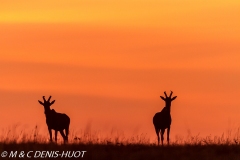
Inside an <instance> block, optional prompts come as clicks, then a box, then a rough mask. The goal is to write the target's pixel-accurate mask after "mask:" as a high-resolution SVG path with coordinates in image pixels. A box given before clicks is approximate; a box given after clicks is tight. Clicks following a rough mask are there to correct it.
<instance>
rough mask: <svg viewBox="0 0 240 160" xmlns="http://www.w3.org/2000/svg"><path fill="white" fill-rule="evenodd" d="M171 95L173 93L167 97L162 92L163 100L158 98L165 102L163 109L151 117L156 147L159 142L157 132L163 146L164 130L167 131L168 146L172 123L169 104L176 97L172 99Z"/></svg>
mask: <svg viewBox="0 0 240 160" xmlns="http://www.w3.org/2000/svg"><path fill="white" fill-rule="evenodd" d="M172 93H173V92H172V91H171V93H170V96H169V97H168V96H167V94H166V92H164V94H165V98H164V97H162V96H160V98H162V100H164V101H165V107H164V108H163V109H162V111H161V112H158V113H156V114H155V115H154V117H153V125H154V127H155V131H156V134H157V139H158V145H159V142H160V137H159V132H160V133H161V141H162V145H163V139H164V132H165V129H167V142H168V144H169V134H170V127H171V122H172V119H171V114H170V111H171V103H172V101H173V100H174V99H176V98H177V96H175V97H173V98H172Z"/></svg>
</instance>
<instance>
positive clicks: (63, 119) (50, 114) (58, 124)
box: [38, 96, 70, 143]
mask: <svg viewBox="0 0 240 160" xmlns="http://www.w3.org/2000/svg"><path fill="white" fill-rule="evenodd" d="M50 99H51V96H50V97H49V98H48V100H47V101H46V99H45V96H43V100H44V102H41V101H39V100H38V102H39V103H40V104H41V105H43V106H44V113H45V116H46V123H47V126H48V131H49V135H50V141H51V142H52V129H53V130H55V141H56V142H57V133H58V131H60V133H61V135H62V137H63V140H64V143H65V142H67V141H68V133H69V125H70V118H69V117H68V116H67V115H66V114H63V113H57V112H56V111H55V110H54V109H50V106H51V105H52V104H53V103H54V102H55V100H53V101H52V102H50ZM64 129H65V133H66V135H65V134H64V132H63V130H64Z"/></svg>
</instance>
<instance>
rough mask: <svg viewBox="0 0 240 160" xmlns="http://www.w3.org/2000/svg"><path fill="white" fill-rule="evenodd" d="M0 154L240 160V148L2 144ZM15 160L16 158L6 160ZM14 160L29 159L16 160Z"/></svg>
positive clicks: (98, 159)
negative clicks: (38, 153) (74, 153)
mask: <svg viewBox="0 0 240 160" xmlns="http://www.w3.org/2000/svg"><path fill="white" fill-rule="evenodd" d="M0 148H1V149H0V151H1V152H2V151H7V152H8V153H10V152H11V151H18V152H21V151H24V152H25V153H27V152H29V151H34V152H35V151H59V152H60V153H61V152H62V151H65V152H66V151H68V152H69V151H72V152H73V151H87V152H85V154H84V157H83V158H78V159H85V160H146V159H149V160H159V159H161V160H175V159H180V160H193V159H194V160H213V159H214V160H228V159H231V160H239V159H240V153H239V152H240V146H239V145H176V146H175V145H168V146H163V147H159V146H156V145H147V144H146V145H141V144H129V145H115V144H81V143H79V144H69V143H68V144H65V145H58V144H55V143H50V144H49V143H31V142H28V143H20V144H17V143H8V144H4V143H1V142H0ZM3 159H13V158H3ZM14 159H28V160H29V158H27V157H26V156H25V157H24V158H14ZM34 159H76V158H67V157H63V158H60V157H57V158H50V157H45V158H34Z"/></svg>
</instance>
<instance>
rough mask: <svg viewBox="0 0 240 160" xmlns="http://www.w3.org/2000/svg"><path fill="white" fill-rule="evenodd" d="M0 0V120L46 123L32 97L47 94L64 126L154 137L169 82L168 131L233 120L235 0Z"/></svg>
mask: <svg viewBox="0 0 240 160" xmlns="http://www.w3.org/2000/svg"><path fill="white" fill-rule="evenodd" d="M0 3H1V6H0V35H1V36H0V67H1V69H0V75H1V79H0V94H1V98H0V100H1V102H2V103H1V115H2V116H1V117H0V121H1V122H5V124H3V123H1V124H0V125H2V126H4V127H5V126H9V125H11V124H13V123H17V122H19V123H21V124H24V125H25V124H29V125H35V124H40V125H42V128H43V129H46V128H45V127H46V126H45V118H44V113H43V107H42V106H41V105H39V104H38V102H37V100H38V99H40V100H41V97H42V96H43V95H45V96H48V95H50V94H51V95H52V98H53V99H56V103H55V104H54V105H53V106H52V107H53V108H54V109H55V110H56V111H58V112H65V113H67V114H69V116H70V117H71V119H72V121H71V126H72V128H77V129H81V128H84V127H85V126H86V125H87V124H88V123H92V129H93V130H95V129H96V130H102V131H103V132H105V131H106V130H109V129H111V128H113V127H115V128H117V129H119V130H126V133H131V132H139V133H148V135H150V136H151V137H154V138H155V135H154V134H155V133H154V129H153V124H152V117H153V115H154V114H155V113H156V112H157V111H160V110H161V109H162V108H163V107H164V103H163V101H162V100H161V99H160V98H159V96H160V95H163V92H164V91H165V90H166V91H167V92H169V91H170V90H173V91H174V95H177V96H178V98H177V99H176V100H175V101H174V102H173V104H172V118H173V124H172V127H173V128H172V130H171V131H172V133H171V134H172V136H173V137H174V136H175V135H178V134H180V135H186V133H187V130H188V129H190V130H191V131H192V132H193V134H198V133H200V134H202V135H209V134H212V135H215V134H218V135H219V134H222V133H223V132H225V131H226V129H227V128H228V127H229V125H234V127H235V128H236V127H239V122H240V118H239V117H240V116H239V114H240V113H239V111H240V109H239V106H240V100H239V98H238V95H240V85H239V82H240V63H239V60H240V54H239V52H240V45H239V44H240V21H239V15H240V2H239V1H234V0H231V1H223V0H221V1H190V0H183V1H178V0H173V1H171V2H169V1H163V0H160V1H159V0H148V1H145V0H138V1H136V0H121V1H112V0H88V1H85V0H80V1H79V0H71V1H68V2H67V1H63V0H52V1H45V0H41V1H40V0H35V1H31V0H23V1H17V0H15V1H11V2H10V1H3V0H0ZM238 113H239V114H238ZM31 114H32V115H31ZM21 117H24V118H21ZM230 123H231V124H230Z"/></svg>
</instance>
